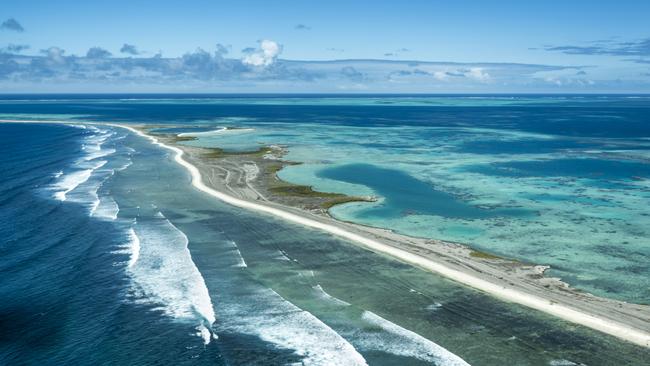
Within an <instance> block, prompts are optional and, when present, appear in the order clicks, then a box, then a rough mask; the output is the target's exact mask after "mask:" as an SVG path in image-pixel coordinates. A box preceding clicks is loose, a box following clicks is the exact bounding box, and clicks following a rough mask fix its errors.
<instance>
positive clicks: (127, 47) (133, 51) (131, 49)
mask: <svg viewBox="0 0 650 366" xmlns="http://www.w3.org/2000/svg"><path fill="white" fill-rule="evenodd" d="M120 52H121V53H125V54H128V55H133V56H137V55H139V54H140V51H138V48H137V47H136V46H134V45H132V44H128V43H125V44H124V45H122V48H120Z"/></svg>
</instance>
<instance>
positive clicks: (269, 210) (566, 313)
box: [0, 120, 650, 347]
mask: <svg viewBox="0 0 650 366" xmlns="http://www.w3.org/2000/svg"><path fill="white" fill-rule="evenodd" d="M0 122H39V121H15V120H11V121H9V120H7V121H0ZM104 125H110V126H113V127H119V128H125V129H127V130H129V131H131V132H133V133H135V134H138V135H140V136H142V137H144V138H147V139H149V140H150V141H151V142H152V143H154V144H156V145H159V146H161V147H162V148H165V149H168V150H170V151H171V152H172V153H173V159H174V160H175V162H177V163H178V164H179V165H181V166H182V167H184V168H185V169H186V170H187V171H188V172H189V174H190V175H191V179H192V185H193V186H194V187H195V188H196V189H198V190H200V191H202V192H204V193H206V194H208V195H210V196H212V197H214V198H216V199H218V200H221V201H223V202H225V203H228V204H230V205H233V206H236V207H240V208H243V209H247V210H253V211H256V212H260V213H263V214H267V215H272V216H275V217H277V218H280V219H283V220H286V221H289V222H293V223H296V224H299V225H303V226H306V227H310V228H313V229H316V230H320V231H324V232H327V233H330V234H332V235H334V236H337V237H340V238H342V239H345V240H348V241H350V242H352V243H354V244H357V245H360V246H362V247H364V248H367V249H368V250H371V251H373V252H376V253H379V254H383V255H387V256H390V257H392V258H395V259H397V260H400V261H402V262H405V263H409V264H411V265H414V266H417V267H419V268H422V269H424V270H428V271H431V272H434V273H437V274H439V275H441V276H444V277H446V278H449V279H451V280H453V281H456V282H458V283H461V284H464V285H466V286H469V287H472V288H474V289H477V290H480V291H483V292H485V293H488V294H490V295H492V296H494V297H496V298H499V299H502V300H504V301H508V302H513V303H516V304H520V305H523V306H526V307H529V308H531V309H535V310H538V311H542V312H544V313H547V314H550V315H553V316H556V317H558V318H561V319H563V320H566V321H569V322H572V323H575V324H579V325H583V326H586V327H589V328H592V329H595V330H598V331H601V332H603V333H606V334H609V335H612V336H615V337H617V338H620V339H622V340H626V341H628V342H631V343H634V344H637V345H640V346H643V347H650V307H649V306H646V305H637V304H630V303H626V302H622V301H617V300H612V299H606V298H601V297H596V296H593V295H591V294H588V293H585V292H581V291H579V290H576V289H573V288H571V287H569V286H568V285H567V284H566V283H564V282H562V281H560V280H559V279H556V278H549V277H545V276H544V271H545V270H546V269H547V268H546V267H544V266H537V265H530V264H524V263H520V262H516V261H512V260H508V259H502V258H491V257H489V256H485V257H481V256H476V255H472V253H473V251H472V250H471V248H469V247H467V246H465V245H461V244H456V243H449V242H443V241H438V240H426V239H420V238H413V237H409V236H404V235H399V234H396V233H393V232H391V231H387V230H382V229H377V228H372V227H366V226H362V225H356V224H352V223H348V222H341V221H338V220H335V219H332V218H330V217H328V216H326V215H322V214H318V213H314V212H310V211H308V210H304V209H301V208H298V207H292V206H288V205H286V204H283V203H281V202H274V201H270V200H267V199H265V197H264V196H263V195H261V194H260V193H259V192H258V191H257V190H256V189H255V186H254V184H249V180H248V179H246V177H245V174H246V173H243V174H244V178H243V181H242V180H241V179H239V180H238V181H239V182H240V183H241V182H243V183H241V184H239V185H233V184H229V182H230V179H220V178H219V177H222V176H224V174H225V176H226V177H230V175H231V174H233V173H231V171H230V170H228V169H229V168H228V167H227V166H223V164H222V165H219V163H218V162H216V163H215V161H214V160H217V161H218V160H220V159H211V160H210V161H206V160H207V159H205V158H203V157H201V156H200V155H198V154H196V153H195V151H194V149H193V148H191V147H187V146H184V145H179V144H174V141H173V140H171V139H164V138H160V137H156V136H152V135H150V134H147V133H145V132H144V130H143V129H144V127H145V126H132V125H121V124H108V123H106V124H104ZM240 168H241V167H240ZM215 170H219V172H216V171H215ZM231 170H232V169H231ZM241 171H244V172H246V171H251V170H250V169H244V168H241V169H240V170H239V173H238V174H242V173H241Z"/></svg>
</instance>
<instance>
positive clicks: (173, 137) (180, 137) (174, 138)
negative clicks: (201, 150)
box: [170, 135, 196, 143]
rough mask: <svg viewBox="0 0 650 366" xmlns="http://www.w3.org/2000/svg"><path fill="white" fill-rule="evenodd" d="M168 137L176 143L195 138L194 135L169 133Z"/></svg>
mask: <svg viewBox="0 0 650 366" xmlns="http://www.w3.org/2000/svg"><path fill="white" fill-rule="evenodd" d="M170 138H171V139H172V140H173V141H174V142H175V143H176V142H183V141H194V140H196V137H194V136H178V135H171V136H170Z"/></svg>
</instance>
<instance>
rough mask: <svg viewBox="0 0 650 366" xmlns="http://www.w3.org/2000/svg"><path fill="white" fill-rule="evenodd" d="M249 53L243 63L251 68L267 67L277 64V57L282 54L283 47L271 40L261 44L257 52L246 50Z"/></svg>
mask: <svg viewBox="0 0 650 366" xmlns="http://www.w3.org/2000/svg"><path fill="white" fill-rule="evenodd" d="M244 50H247V51H248V53H247V54H246V55H245V56H244V58H243V59H242V62H243V63H244V64H246V65H249V66H256V67H265V66H270V65H271V64H273V62H275V60H276V59H277V57H278V56H279V55H280V53H281V52H282V46H281V45H279V44H278V43H276V42H274V41H270V40H267V39H265V40H263V41H261V42H260V45H259V48H258V49H255V50H252V51H251V50H250V49H244Z"/></svg>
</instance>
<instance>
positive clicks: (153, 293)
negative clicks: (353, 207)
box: [0, 124, 646, 365]
mask: <svg viewBox="0 0 650 366" xmlns="http://www.w3.org/2000/svg"><path fill="white" fill-rule="evenodd" d="M0 136H1V137H2V144H0V145H1V146H2V147H3V148H4V149H5V150H8V151H11V152H12V154H13V156H14V159H12V160H3V162H2V164H1V165H0V167H1V168H2V172H3V173H4V176H5V180H3V181H2V184H1V185H0V189H1V192H2V198H3V200H2V208H3V209H2V211H1V212H0V215H1V216H0V217H1V218H2V220H1V221H0V222H2V226H0V230H1V232H0V233H1V234H2V237H3V238H5V239H4V240H3V242H2V246H1V247H0V249H1V250H2V254H3V255H2V260H1V261H0V269H1V270H2V273H3V275H4V276H3V281H1V282H0V296H1V297H2V299H3V301H2V302H1V303H0V327H2V332H1V333H0V334H3V335H4V336H3V337H0V362H2V363H3V364H8V365H14V364H16V365H23V364H24V365H31V364H43V363H45V364H76V365H109V364H120V365H154V364H168V363H170V364H180V365H185V364H187V365H196V364H201V365H203V364H206V365H222V364H223V365H257V364H279V365H284V364H295V363H302V364H306V365H333V364H337V365H338V364H345V365H350V364H354V363H355V362H360V363H367V364H371V365H427V364H429V365H463V364H465V362H467V363H470V364H475V365H502V364H503V362H504V360H507V361H508V362H512V363H515V364H517V365H557V364H569V362H573V363H574V364H579V363H586V364H590V365H609V364H613V363H615V364H629V365H640V364H642V360H643V359H644V357H645V355H646V352H645V350H642V349H640V348H638V347H634V346H631V345H628V344H625V343H622V342H619V341H617V340H615V339H613V338H611V337H608V336H603V335H600V334H599V333H597V332H593V331H590V330H587V329H584V328H582V327H576V326H572V325H569V324H567V323H564V322H561V321H558V320H555V319H553V318H550V317H548V316H545V315H543V314H539V313H537V312H531V311H529V310H527V309H524V308H522V307H519V306H513V305H509V304H505V303H502V302H499V301H497V300H494V299H492V298H490V297H488V296H485V295H483V294H481V293H479V292H477V291H473V290H470V289H467V288H464V287H462V286H459V285H457V284H454V283H452V282H450V281H447V280H445V279H443V278H440V277H438V276H435V275H433V274H430V273H427V272H424V271H421V270H418V269H416V268H413V267H411V266H408V265H404V264H401V263H399V262H396V261H393V260H391V259H388V258H386V257H384V256H380V255H376V254H373V253H370V252H367V251H365V250H363V249H360V248H358V247H356V246H354V245H351V244H349V243H346V242H343V241H341V240H338V239H335V238H332V237H330V236H328V235H325V234H323V233H320V232H316V231H311V230H307V229H305V228H302V227H300V226H295V225H290V224H287V223H285V222H283V221H280V220H276V219H274V218H270V217H265V216H261V215H257V214H254V213H251V212H246V211H243V210H240V209H236V208H233V207H229V206H227V205H224V204H222V203H220V202H219V201H216V200H214V199H212V198H211V197H207V196H205V195H204V194H202V193H201V192H198V191H196V190H195V189H193V188H192V187H191V185H190V184H189V183H190V181H189V176H188V174H187V172H186V171H184V170H183V169H182V168H181V167H179V166H178V165H177V164H175V163H174V162H173V161H172V159H171V156H170V155H169V153H168V152H166V151H164V150H161V149H160V148H158V147H156V146H154V145H152V144H150V143H149V141H148V140H145V139H143V138H140V137H137V136H134V135H132V134H130V133H127V132H125V131H123V130H119V129H115V128H108V127H106V128H104V127H90V126H89V127H86V128H82V127H81V125H80V126H79V127H69V126H53V125H15V124H9V125H7V124H0ZM26 136H29V138H28V139H26V138H25V137H26ZM9 218H11V220H9ZM496 314H498V316H495V315H496ZM461 359H462V360H464V361H462V360H461Z"/></svg>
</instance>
